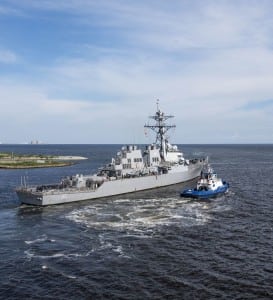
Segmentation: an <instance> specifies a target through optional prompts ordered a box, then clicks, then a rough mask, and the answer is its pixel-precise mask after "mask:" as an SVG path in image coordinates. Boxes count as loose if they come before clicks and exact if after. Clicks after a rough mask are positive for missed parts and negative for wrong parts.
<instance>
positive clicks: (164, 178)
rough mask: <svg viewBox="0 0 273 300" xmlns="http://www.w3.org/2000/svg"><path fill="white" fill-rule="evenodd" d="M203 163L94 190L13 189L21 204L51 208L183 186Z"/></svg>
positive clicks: (117, 181)
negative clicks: (58, 205) (180, 184)
mask: <svg viewBox="0 0 273 300" xmlns="http://www.w3.org/2000/svg"><path fill="white" fill-rule="evenodd" d="M202 167H203V161H202V160H199V161H197V162H195V163H194V164H190V165H189V166H185V165H177V166H175V167H172V169H171V170H170V171H169V172H168V173H167V174H155V175H146V176H139V177H131V178H119V179H114V180H111V179H108V180H105V181H104V182H103V183H102V184H101V185H100V186H99V187H97V188H87V187H84V188H76V187H71V188H59V189H56V188H54V189H52V190H50V189H49V190H46V191H39V190H37V188H36V187H33V188H32V187H26V188H25V187H20V188H18V189H17V190H16V192H17V195H18V197H19V200H20V201H21V202H22V203H26V204H31V205H39V206H46V205H54V204H63V203H69V202H75V201H83V200H91V199H98V198H103V197H109V196H115V195H121V194H127V193H135V192H138V191H144V190H149V189H155V188H159V187H164V186H169V185H173V184H177V183H183V182H186V181H189V180H191V179H194V178H196V177H198V176H199V175H200V172H201V169H202Z"/></svg>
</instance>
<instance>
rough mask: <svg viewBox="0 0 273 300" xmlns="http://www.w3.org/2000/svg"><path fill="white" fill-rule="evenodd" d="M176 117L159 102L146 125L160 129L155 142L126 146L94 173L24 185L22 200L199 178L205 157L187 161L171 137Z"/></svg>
mask: <svg viewBox="0 0 273 300" xmlns="http://www.w3.org/2000/svg"><path fill="white" fill-rule="evenodd" d="M172 117H173V116H171V115H165V114H164V113H163V112H162V111H161V110H160V109H159V106H158V105H157V111H156V113H155V115H154V116H151V117H150V118H151V119H153V120H154V121H155V123H154V124H152V125H147V124H146V125H145V128H149V129H152V130H153V131H155V132H156V141H155V143H154V144H151V145H148V146H146V148H145V149H144V150H142V149H139V148H138V147H137V146H136V145H128V146H124V147H122V148H121V150H120V151H119V152H118V153H117V154H116V156H115V157H114V158H112V160H111V162H110V163H109V164H107V165H106V166H104V167H102V168H100V169H99V170H98V172H97V173H96V174H93V175H74V176H69V177H66V178H63V179H62V180H61V182H60V183H59V184H56V185H40V186H26V185H25V184H24V185H21V186H20V187H18V188H17V189H16V192H17V195H18V197H19V199H20V200H21V202H22V203H27V204H34V205H51V204H60V203H66V202H73V201H81V200H88V199H96V198H101V197H108V196H113V195H119V194H125V193H132V192H137V191H143V190H147V189H153V188H158V187H163V186H168V185H172V184H177V183H181V182H185V181H188V180H191V179H193V178H196V177H198V176H199V175H200V171H201V169H202V167H203V164H204V160H203V159H191V160H186V159H185V158H184V156H183V153H182V152H180V151H179V150H178V147H177V146H175V145H171V144H170V143H169V141H168V139H167V135H166V133H167V131H168V130H169V129H171V128H174V127H175V125H169V124H167V122H166V121H167V120H168V119H169V118H172Z"/></svg>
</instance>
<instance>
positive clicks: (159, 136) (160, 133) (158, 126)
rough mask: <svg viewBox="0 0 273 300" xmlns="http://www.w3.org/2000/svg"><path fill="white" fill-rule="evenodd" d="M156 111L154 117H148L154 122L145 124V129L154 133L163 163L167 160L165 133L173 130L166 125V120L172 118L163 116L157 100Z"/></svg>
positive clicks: (173, 126) (170, 126)
mask: <svg viewBox="0 0 273 300" xmlns="http://www.w3.org/2000/svg"><path fill="white" fill-rule="evenodd" d="M156 104H157V111H156V113H155V115H154V116H150V117H149V118H150V119H153V120H155V124H154V125H149V124H146V125H144V127H145V128H150V129H152V130H153V131H155V133H156V144H158V145H159V147H160V156H161V159H162V160H163V161H166V158H167V148H168V145H167V144H168V140H167V136H166V132H167V131H168V130H170V129H171V128H175V127H176V126H175V125H168V124H166V120H168V119H170V118H173V117H174V116H172V115H165V114H164V112H162V111H160V109H159V100H157V103H156Z"/></svg>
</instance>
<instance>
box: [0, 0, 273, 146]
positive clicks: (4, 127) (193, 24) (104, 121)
mask: <svg viewBox="0 0 273 300" xmlns="http://www.w3.org/2000/svg"><path fill="white" fill-rule="evenodd" d="M272 15H273V1H271V0H226V1H225V0H214V1H213V0H210V1H209V0H191V1H190V0H187V1H186V0H172V1H165V0H157V1H153V0H150V1H144V0H138V1H130V0H127V1H125V0H111V1H109V0H101V1H92V0H89V1H87V0H58V1H56V0H40V1H36V0H24V1H22V0H2V1H1V2H0V104H1V110H0V142H3V143H24V142H29V141H31V140H40V141H42V142H45V143H148V142H152V141H153V135H152V134H150V135H148V137H145V135H144V129H143V125H144V123H145V122H146V121H147V116H148V115H150V114H152V113H153V112H154V110H155V108H156V100H157V99H160V106H161V108H162V110H164V111H166V113H170V114H174V115H175V119H174V120H173V121H174V122H175V123H176V125H177V127H176V129H175V130H174V131H172V132H171V134H172V138H171V141H173V142H175V143H181V144H183V143H272V142H273V131H272V128H273V121H272V120H273V118H272V113H273V84H272V83H273V35H272V32H273V19H272Z"/></svg>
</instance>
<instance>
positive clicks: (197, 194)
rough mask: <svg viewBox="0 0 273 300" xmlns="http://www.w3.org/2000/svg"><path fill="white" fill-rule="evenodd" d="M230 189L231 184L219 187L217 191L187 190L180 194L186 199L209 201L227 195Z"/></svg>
mask: <svg viewBox="0 0 273 300" xmlns="http://www.w3.org/2000/svg"><path fill="white" fill-rule="evenodd" d="M228 188H229V184H228V183H223V185H222V186H220V187H218V188H217V189H216V190H197V189H186V190H184V191H182V192H181V193H180V196H181V197H185V198H197V199H208V198H213V197H217V196H219V195H222V194H224V193H226V192H227V191H228Z"/></svg>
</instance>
